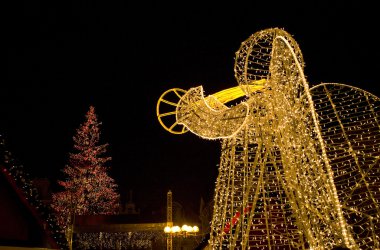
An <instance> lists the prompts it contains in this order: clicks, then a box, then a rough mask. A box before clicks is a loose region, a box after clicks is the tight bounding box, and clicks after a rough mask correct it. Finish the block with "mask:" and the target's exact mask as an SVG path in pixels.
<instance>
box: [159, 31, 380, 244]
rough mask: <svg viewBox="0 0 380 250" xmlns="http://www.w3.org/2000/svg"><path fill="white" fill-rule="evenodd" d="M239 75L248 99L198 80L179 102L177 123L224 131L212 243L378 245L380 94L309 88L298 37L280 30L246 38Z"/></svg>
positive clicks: (216, 134)
mask: <svg viewBox="0 0 380 250" xmlns="http://www.w3.org/2000/svg"><path fill="white" fill-rule="evenodd" d="M235 76H236V79H237V81H238V83H239V85H240V87H241V88H242V90H243V92H244V93H245V94H246V98H245V100H244V101H242V102H241V103H238V104H236V105H232V106H230V107H229V106H227V105H225V103H224V102H223V101H222V100H231V98H222V97H221V94H220V93H226V95H228V93H232V92H231V91H226V92H219V93H217V94H214V95H211V96H208V97H204V95H203V89H202V87H201V86H200V87H196V88H192V89H190V90H188V91H187V92H186V93H185V94H184V95H183V96H182V97H181V98H180V100H179V102H178V103H177V104H176V105H175V108H176V112H175V115H176V123H177V124H182V125H184V126H185V127H186V128H187V129H188V130H190V131H191V132H193V133H195V134H197V135H199V136H201V137H203V138H207V139H222V152H221V160H220V167H219V175H218V178H217V181H216V187H215V197H214V204H215V205H214V212H213V219H212V224H211V235H210V244H211V246H212V248H213V249H332V248H333V247H335V246H345V247H348V248H350V249H376V248H380V243H379V242H380V236H379V235H380V208H379V204H380V202H379V201H380V99H379V98H378V97H376V96H374V95H372V94H370V93H368V92H365V91H363V90H361V89H358V88H354V87H351V86H347V85H342V84H320V85H317V86H315V87H313V88H311V89H309V86H308V83H307V81H306V79H305V76H304V74H303V61H302V53H301V51H300V49H299V47H298V45H297V43H296V42H295V41H294V39H293V38H292V37H291V36H290V35H289V34H288V33H286V32H285V31H283V30H281V29H277V28H275V29H267V30H263V31H260V32H257V33H255V34H253V35H252V36H251V37H250V38H248V40H246V41H245V42H243V43H242V45H241V47H240V49H239V51H238V52H237V53H236V62H235ZM263 81H264V82H265V83H264V84H263ZM235 92H236V91H235ZM157 110H158V108H157Z"/></svg>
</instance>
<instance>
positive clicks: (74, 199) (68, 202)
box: [52, 106, 119, 240]
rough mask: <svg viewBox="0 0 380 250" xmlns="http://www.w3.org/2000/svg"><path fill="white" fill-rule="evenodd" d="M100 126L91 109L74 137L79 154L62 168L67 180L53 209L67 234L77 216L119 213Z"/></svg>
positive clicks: (71, 155)
mask: <svg viewBox="0 0 380 250" xmlns="http://www.w3.org/2000/svg"><path fill="white" fill-rule="evenodd" d="M100 125H101V123H100V122H98V119H97V116H96V114H95V109H94V107H92V106H91V107H90V110H89V111H88V112H87V114H86V121H85V122H84V123H83V124H82V125H81V126H80V127H79V128H78V129H77V134H76V135H75V136H74V137H73V139H74V149H75V151H76V153H71V154H70V159H69V164H68V165H66V167H65V168H64V169H63V172H64V173H65V175H66V176H67V178H66V180H65V181H58V184H59V185H60V186H62V187H63V188H64V191H62V192H58V193H56V194H53V204H52V206H53V209H54V210H55V211H56V212H57V217H58V222H59V224H60V225H61V226H62V227H63V228H64V229H65V230H66V232H67V233H68V234H70V229H71V227H70V226H72V224H73V219H74V216H75V215H93V214H114V213H115V212H116V211H117V210H118V206H119V194H117V193H116V188H117V185H116V184H115V181H114V180H113V179H112V178H111V177H109V176H108V174H107V167H106V166H105V163H106V162H108V161H110V160H111V157H104V156H102V155H103V154H104V153H105V152H106V148H107V146H108V144H103V145H99V136H100V130H99V126H100ZM69 240H70V239H69Z"/></svg>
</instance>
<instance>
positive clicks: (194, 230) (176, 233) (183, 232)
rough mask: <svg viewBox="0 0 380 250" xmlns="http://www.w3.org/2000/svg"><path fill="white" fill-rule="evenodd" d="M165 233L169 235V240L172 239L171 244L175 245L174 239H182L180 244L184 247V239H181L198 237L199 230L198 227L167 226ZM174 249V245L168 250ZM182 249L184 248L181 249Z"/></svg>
mask: <svg viewBox="0 0 380 250" xmlns="http://www.w3.org/2000/svg"><path fill="white" fill-rule="evenodd" d="M164 232H165V234H166V235H167V239H169V238H170V239H171V241H170V243H171V244H173V238H176V237H180V242H181V243H180V244H181V245H182V239H181V238H186V237H189V236H197V234H198V232H199V228H198V227H197V226H188V225H183V226H182V227H180V226H166V227H165V228H164ZM169 248H170V249H173V246H172V245H170V246H169V245H168V248H167V249H169ZM181 249H182V247H181Z"/></svg>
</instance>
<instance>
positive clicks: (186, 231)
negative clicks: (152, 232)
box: [164, 224, 199, 237]
mask: <svg viewBox="0 0 380 250" xmlns="http://www.w3.org/2000/svg"><path fill="white" fill-rule="evenodd" d="M164 232H165V233H166V234H168V235H172V236H184V237H186V236H190V235H191V236H193V235H196V234H197V233H198V232H199V227H197V226H188V225H186V224H185V225H183V226H182V227H179V226H166V227H165V228H164Z"/></svg>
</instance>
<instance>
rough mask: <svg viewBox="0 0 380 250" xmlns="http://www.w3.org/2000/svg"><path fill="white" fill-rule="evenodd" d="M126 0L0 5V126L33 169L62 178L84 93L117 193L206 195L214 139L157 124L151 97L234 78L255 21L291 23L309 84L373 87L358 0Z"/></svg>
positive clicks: (212, 88) (369, 9)
mask: <svg viewBox="0 0 380 250" xmlns="http://www.w3.org/2000/svg"><path fill="white" fill-rule="evenodd" d="M128 2H129V1H97V0H88V1H81V0H75V1H33V0H32V1H24V2H22V1H20V2H17V3H15V1H13V2H12V4H13V5H12V6H11V7H10V8H9V9H4V11H5V12H7V17H8V18H7V21H6V35H5V36H4V38H5V40H6V41H7V44H6V46H5V48H6V51H7V66H8V67H7V77H6V79H5V81H2V82H1V84H0V103H1V106H0V119H1V122H0V133H1V134H2V135H3V136H4V137H5V138H6V141H7V144H8V147H9V148H10V150H11V151H12V152H13V155H14V157H15V158H16V159H18V161H19V162H20V163H21V164H23V165H24V167H25V169H26V170H27V171H28V172H29V173H30V174H31V175H32V177H47V178H49V179H50V180H51V181H52V182H53V183H55V182H56V180H57V179H62V178H63V175H62V173H61V171H60V169H62V168H63V167H64V165H65V164H66V163H67V160H68V153H69V152H72V149H73V140H72V136H73V135H74V134H75V130H76V128H78V127H79V125H80V124H81V123H82V122H83V121H84V115H85V113H86V112H87V111H88V108H89V106H90V105H93V106H95V111H96V113H97V114H98V118H99V120H100V121H101V122H102V123H103V125H102V127H101V131H102V134H101V142H103V143H109V148H108V155H109V156H111V157H112V158H113V160H112V164H111V170H110V175H111V176H112V177H113V178H114V179H115V180H116V182H117V184H118V185H119V189H120V190H119V191H120V192H121V194H122V195H123V197H125V196H124V195H125V194H126V193H127V192H128V190H129V189H132V190H133V191H134V193H135V200H136V202H137V203H138V202H140V204H142V203H143V202H146V201H147V200H154V199H165V194H166V192H167V190H168V189H171V190H172V191H173V195H174V200H177V201H179V202H181V203H182V204H184V205H185V206H190V207H193V208H194V209H197V206H198V204H199V199H200V197H201V196H202V197H203V198H204V199H205V200H206V201H208V200H210V199H211V198H212V195H213V191H214V183H215V181H216V176H217V164H218V161H219V155H220V143H219V142H218V141H208V140H203V139H201V138H199V137H197V136H195V135H193V134H190V133H187V134H185V135H172V134H170V133H168V132H166V131H165V130H164V129H163V128H161V126H160V125H159V123H158V121H157V119H156V115H155V108H156V102H157V100H158V98H159V97H160V95H161V94H162V93H163V92H164V91H165V90H167V89H170V88H173V87H179V88H182V89H189V88H190V87H194V86H198V85H203V86H204V89H205V92H206V94H212V93H214V92H217V91H219V90H222V89H225V88H229V87H234V86H236V84H237V83H236V81H235V79H234V72H233V64H234V55H235V52H236V51H237V50H238V49H239V46H240V44H241V42H243V41H244V40H246V39H247V38H248V37H249V36H250V35H251V34H253V33H254V32H256V31H259V30H261V29H265V28H271V27H279V28H284V29H285V30H286V31H288V32H289V33H290V34H291V35H293V37H294V38H295V40H296V41H297V42H298V43H299V45H300V48H301V50H302V52H303V55H304V59H305V63H306V68H305V74H306V76H307V79H308V81H309V83H310V86H314V85H316V84H318V83H320V82H339V83H345V84H349V85H353V86H357V87H360V88H362V89H364V90H367V91H369V92H372V93H374V94H376V95H377V96H380V88H379V87H378V84H379V83H378V77H377V76H378V72H379V70H380V67H379V66H380V63H379V56H380V53H379V45H378V44H379V40H377V39H376V37H377V36H378V33H379V29H378V24H379V21H378V13H376V11H377V8H376V7H375V6H372V4H369V3H364V1H335V2H334V1H328V2H329V4H326V3H323V2H322V1H316V2H315V3H313V2H309V1H304V2H308V3H307V5H305V6H302V5H299V4H296V3H295V2H294V3H293V2H291V1H281V2H280V4H278V3H276V2H275V1H260V2H258V1H250V2H251V3H250V4H245V3H239V4H238V3H235V4H233V5H231V4H220V3H219V4H216V5H212V4H205V3H203V4H196V3H195V2H193V1H177V2H176V4H174V5H173V4H169V3H162V2H148V1H133V2H138V3H128ZM234 2H237V1H234ZM370 2H371V3H372V2H373V5H374V2H375V1H370ZM277 4H278V5H277ZM276 6H277V7H276ZM137 205H139V204H137Z"/></svg>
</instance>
